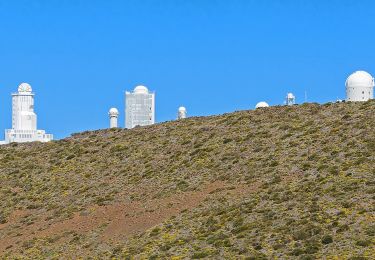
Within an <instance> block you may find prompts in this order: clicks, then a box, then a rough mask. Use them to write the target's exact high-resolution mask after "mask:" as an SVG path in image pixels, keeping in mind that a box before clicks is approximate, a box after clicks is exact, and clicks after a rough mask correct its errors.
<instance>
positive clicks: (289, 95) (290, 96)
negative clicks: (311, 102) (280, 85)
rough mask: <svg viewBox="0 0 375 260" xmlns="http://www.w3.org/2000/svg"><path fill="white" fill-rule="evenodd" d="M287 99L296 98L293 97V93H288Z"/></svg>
mask: <svg viewBox="0 0 375 260" xmlns="http://www.w3.org/2000/svg"><path fill="white" fill-rule="evenodd" d="M286 97H287V98H290V99H292V98H294V95H293V93H288V94H287V95H286Z"/></svg>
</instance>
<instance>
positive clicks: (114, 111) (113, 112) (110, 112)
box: [108, 107, 119, 116]
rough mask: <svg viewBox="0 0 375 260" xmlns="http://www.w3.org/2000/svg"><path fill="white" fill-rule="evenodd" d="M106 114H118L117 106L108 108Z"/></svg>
mask: <svg viewBox="0 0 375 260" xmlns="http://www.w3.org/2000/svg"><path fill="white" fill-rule="evenodd" d="M108 114H109V115H111V116H118V115H119V112H118V110H117V108H115V107H112V108H111V109H110V110H109V113H108Z"/></svg>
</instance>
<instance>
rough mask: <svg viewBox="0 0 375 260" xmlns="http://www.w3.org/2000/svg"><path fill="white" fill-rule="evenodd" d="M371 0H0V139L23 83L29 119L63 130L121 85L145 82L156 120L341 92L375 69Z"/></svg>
mask: <svg viewBox="0 0 375 260" xmlns="http://www.w3.org/2000/svg"><path fill="white" fill-rule="evenodd" d="M374 28H375V1H358V0H351V1H349V0H348V1H345V0H331V1H323V0H322V1H313V0H311V1H307V0H306V1H302V0H295V1H287V0H285V1H284V0H283V1H281V0H275V1H264V0H243V1H240V0H222V1H220V0H190V1H189V0H153V1H151V0H126V1H120V0H119V1H114V0H101V1H95V0H87V1H79V0H70V1H68V0H65V1H63V0H56V1H54V0H43V1H42V0H39V1H38V0H27V1H22V0H17V1H15V0H8V1H7V0H0V131H1V133H0V139H2V136H3V134H2V131H3V129H4V128H10V126H11V98H10V93H11V92H14V91H15V90H16V89H17V86H18V84H19V83H21V82H28V83H30V84H31V85H32V87H33V89H34V91H35V93H36V112H37V114H38V126H39V128H41V129H46V130H47V131H48V132H50V133H53V134H55V137H56V138H62V137H65V136H68V135H70V134H71V133H73V132H80V131H84V130H91V129H100V128H106V127H107V126H108V116H107V113H108V109H109V108H110V107H112V106H114V107H118V108H119V110H120V112H121V115H120V123H121V126H123V125H124V92H125V90H131V89H133V88H134V86H135V85H137V84H144V85H146V86H148V87H149V89H151V90H154V91H156V119H157V121H158V122H162V121H167V120H172V119H174V118H175V116H176V111H177V108H178V106H180V105H184V106H186V107H187V109H188V112H189V115H190V116H193V115H194V116H195V115H212V114H221V113H225V112H231V111H235V110H243V109H252V108H253V107H254V106H255V104H256V103H257V102H258V101H261V100H264V101H267V102H269V103H270V104H272V105H276V104H282V102H283V98H284V96H285V95H286V93H287V92H288V91H291V92H293V93H295V94H296V96H297V102H299V103H301V102H303V101H304V92H305V90H306V91H307V95H308V101H314V102H320V103H323V102H327V101H331V100H335V99H337V98H344V96H345V87H344V83H345V79H346V77H347V76H348V75H349V74H350V73H351V72H353V71H355V70H367V71H369V72H370V73H373V74H375V42H374V32H375V29H374Z"/></svg>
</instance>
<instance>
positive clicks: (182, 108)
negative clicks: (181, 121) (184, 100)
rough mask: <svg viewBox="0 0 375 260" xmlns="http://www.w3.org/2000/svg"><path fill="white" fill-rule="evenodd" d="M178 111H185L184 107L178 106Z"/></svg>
mask: <svg viewBox="0 0 375 260" xmlns="http://www.w3.org/2000/svg"><path fill="white" fill-rule="evenodd" d="M178 111H180V112H186V108H185V107H179V108H178Z"/></svg>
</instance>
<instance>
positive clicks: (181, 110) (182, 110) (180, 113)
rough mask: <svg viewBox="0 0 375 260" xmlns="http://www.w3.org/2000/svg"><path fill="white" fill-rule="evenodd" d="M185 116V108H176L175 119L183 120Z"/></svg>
mask: <svg viewBox="0 0 375 260" xmlns="http://www.w3.org/2000/svg"><path fill="white" fill-rule="evenodd" d="M186 114H187V111H186V108H185V107H179V108H178V115H177V119H184V118H186Z"/></svg>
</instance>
